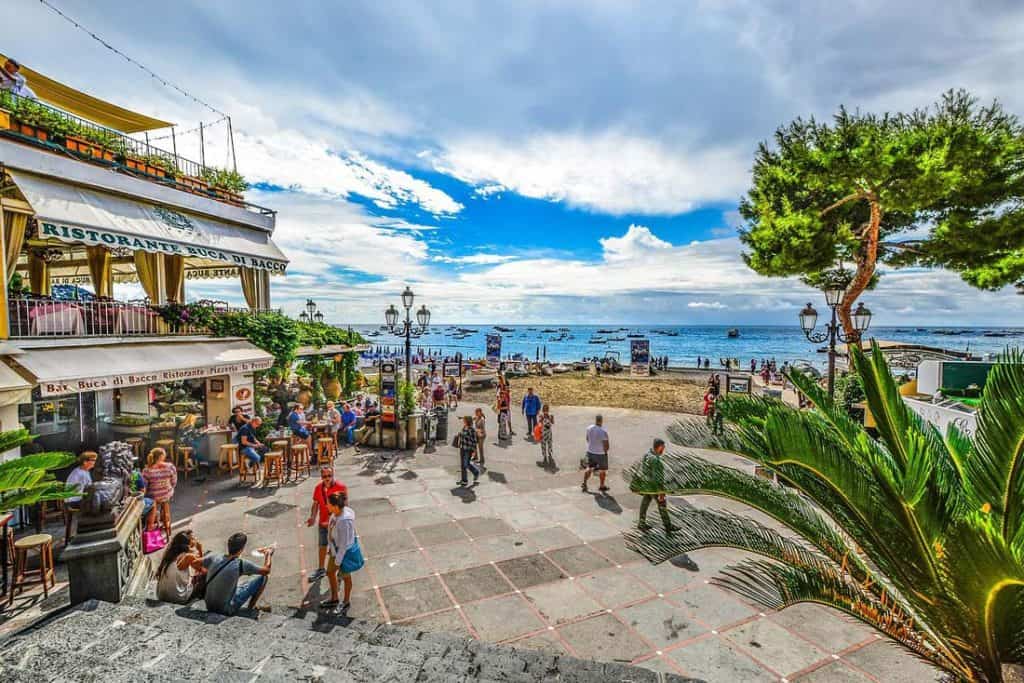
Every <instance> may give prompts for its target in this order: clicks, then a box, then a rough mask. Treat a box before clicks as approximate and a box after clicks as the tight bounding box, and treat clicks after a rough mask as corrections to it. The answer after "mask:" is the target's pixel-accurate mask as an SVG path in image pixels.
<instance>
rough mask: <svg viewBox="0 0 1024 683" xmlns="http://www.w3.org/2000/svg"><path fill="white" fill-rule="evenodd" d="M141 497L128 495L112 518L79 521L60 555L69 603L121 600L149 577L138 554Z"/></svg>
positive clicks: (143, 559) (147, 570)
mask: <svg viewBox="0 0 1024 683" xmlns="http://www.w3.org/2000/svg"><path fill="white" fill-rule="evenodd" d="M141 517H142V499H141V498H140V497H138V496H136V497H133V498H129V499H127V501H126V502H125V506H124V509H123V510H122V511H121V514H120V515H118V517H117V519H116V520H110V521H108V523H107V524H102V523H100V524H95V523H94V524H92V525H89V524H88V522H89V521H90V520H88V519H80V520H79V525H78V527H79V533H76V534H75V535H74V536H73V537H72V538H71V542H70V543H69V544H68V546H67V548H66V549H65V550H64V553H63V554H62V555H61V558H62V559H63V560H64V561H65V562H66V563H67V565H68V584H69V587H70V589H71V604H72V605H77V604H78V603H80V602H83V601H85V600H89V599H90V598H96V599H97V600H104V601H106V602H120V601H121V599H122V598H123V597H124V596H125V595H127V594H128V593H129V592H132V591H134V590H136V589H138V588H139V586H140V585H145V582H146V581H148V580H149V558H147V557H146V556H145V555H143V554H142V528H141V526H140V524H139V521H140V519H141Z"/></svg>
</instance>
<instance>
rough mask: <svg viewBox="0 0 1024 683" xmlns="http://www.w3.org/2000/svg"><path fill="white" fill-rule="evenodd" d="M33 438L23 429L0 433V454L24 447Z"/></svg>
mask: <svg viewBox="0 0 1024 683" xmlns="http://www.w3.org/2000/svg"><path fill="white" fill-rule="evenodd" d="M32 439H33V436H32V435H31V434H29V431H28V430H27V429H25V428H24V427H21V428H20V429H11V430H8V431H4V432H0V453H6V452H7V451H9V450H13V449H15V448H18V447H19V446H24V445H25V444H27V443H29V442H30V441H32Z"/></svg>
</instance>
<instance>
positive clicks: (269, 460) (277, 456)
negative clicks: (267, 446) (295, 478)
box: [263, 451, 284, 486]
mask: <svg viewBox="0 0 1024 683" xmlns="http://www.w3.org/2000/svg"><path fill="white" fill-rule="evenodd" d="M271 479H273V480H274V481H276V482H277V485H278V486H280V485H281V484H283V483H284V453H282V452H281V451H270V452H268V453H267V454H266V455H264V456H263V485H264V486H267V485H268V484H270V481H271Z"/></svg>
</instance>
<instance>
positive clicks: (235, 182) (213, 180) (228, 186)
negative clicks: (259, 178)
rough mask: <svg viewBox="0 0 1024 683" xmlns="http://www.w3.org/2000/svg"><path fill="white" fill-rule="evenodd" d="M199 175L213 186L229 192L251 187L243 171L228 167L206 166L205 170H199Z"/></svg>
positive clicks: (241, 190) (238, 191) (240, 191)
mask: <svg viewBox="0 0 1024 683" xmlns="http://www.w3.org/2000/svg"><path fill="white" fill-rule="evenodd" d="M199 177H200V178H202V179H203V180H205V181H206V182H208V183H209V184H210V186H211V187H217V188H220V189H222V190H227V191H228V192H237V193H242V192H245V191H246V190H248V189H249V183H248V182H246V180H245V177H244V176H242V174H241V173H239V172H238V171H232V170H229V169H226V168H215V167H213V166H204V167H203V170H202V171H200V172H199Z"/></svg>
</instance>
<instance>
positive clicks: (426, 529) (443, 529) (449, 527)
mask: <svg viewBox="0 0 1024 683" xmlns="http://www.w3.org/2000/svg"><path fill="white" fill-rule="evenodd" d="M411 531H412V533H413V535H414V536H415V537H416V540H418V541H419V543H420V545H421V546H433V545H438V544H441V543H452V542H454V541H465V540H468V538H469V537H468V536H466V533H465V532H464V531H463V530H462V527H460V526H459V525H458V524H456V523H455V522H442V523H441V524H431V525H430V526H418V527H414V528H412V529H411Z"/></svg>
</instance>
